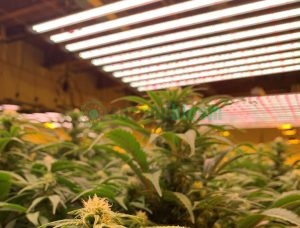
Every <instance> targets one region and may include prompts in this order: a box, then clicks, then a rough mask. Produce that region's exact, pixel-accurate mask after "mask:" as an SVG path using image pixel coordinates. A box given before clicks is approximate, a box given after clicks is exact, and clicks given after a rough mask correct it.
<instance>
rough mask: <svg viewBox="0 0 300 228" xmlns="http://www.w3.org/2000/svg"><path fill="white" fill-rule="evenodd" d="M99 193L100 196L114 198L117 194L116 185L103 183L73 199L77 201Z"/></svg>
mask: <svg viewBox="0 0 300 228" xmlns="http://www.w3.org/2000/svg"><path fill="white" fill-rule="evenodd" d="M95 194H96V195H97V196H98V197H104V198H109V199H114V198H115V197H116V195H117V189H116V186H114V185H111V184H101V185H100V186H96V187H95V188H91V189H87V190H85V191H83V192H81V193H80V194H79V195H77V196H76V197H75V198H74V199H73V200H72V201H73V202H74V201H76V200H77V199H79V198H81V197H85V196H93V195H95Z"/></svg>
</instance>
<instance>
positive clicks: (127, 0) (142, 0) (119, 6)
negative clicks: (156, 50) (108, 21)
mask: <svg viewBox="0 0 300 228" xmlns="http://www.w3.org/2000/svg"><path fill="white" fill-rule="evenodd" d="M158 1H161V0H138V1H135V0H134V1H132V0H123V1H118V2H116V3H112V4H109V5H104V6H100V7H97V8H94V9H90V10H86V11H83V12H79V13H75V14H71V15H68V16H65V17H61V18H58V19H54V20H51V21H47V22H43V23H40V24H36V25H33V26H32V30H33V31H35V32H37V33H44V32H49V31H52V30H55V29H59V28H63V27H66V26H70V25H74V24H77V23H81V22H84V21H88V20H92V19H95V18H99V17H102V16H105V15H108V14H111V13H117V12H120V11H124V10H128V9H131V8H135V7H138V6H142V5H146V4H150V3H153V2H158Z"/></svg>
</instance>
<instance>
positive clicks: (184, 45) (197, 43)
mask: <svg viewBox="0 0 300 228" xmlns="http://www.w3.org/2000/svg"><path fill="white" fill-rule="evenodd" d="M299 25H300V22H298V24H296V25H295V27H294V25H293V26H292V27H290V28H289V26H287V27H285V26H281V27H280V28H281V30H280V31H278V32H281V31H285V30H286V29H295V28H299ZM267 28H268V27H267ZM272 28H273V29H274V27H271V28H270V29H268V31H265V32H268V33H272V31H271V30H272ZM277 29H278V27H277ZM249 31H252V33H249ZM249 31H248V32H247V33H246V34H245V32H243V34H244V38H253V37H255V36H256V35H261V34H265V32H264V30H263V29H255V30H249ZM273 32H275V31H274V30H273ZM235 34H236V33H235ZM299 34H300V33H299V32H298V33H291V34H286V35H279V36H272V37H268V38H261V39H256V40H251V41H245V42H236V43H234V44H227V45H222V46H216V47H210V48H204V49H198V50H192V51H184V52H179V53H173V54H168V55H164V56H158V57H152V58H147V59H142V58H143V57H148V56H152V55H160V54H165V53H168V52H175V51H181V50H186V49H191V48H199V47H201V46H205V43H208V44H213V43H216V44H218V43H219V39H222V41H223V40H224V42H225V41H226V40H230V38H235V37H234V36H232V37H230V36H229V35H225V36H224V35H223V36H217V37H213V38H208V39H200V40H199V39H197V40H192V41H187V42H180V43H177V44H171V45H165V46H160V47H155V48H149V49H144V50H141V51H134V52H128V53H125V54H120V55H114V56H109V57H104V58H99V59H95V60H93V61H92V63H93V64H94V65H96V66H98V65H104V64H107V63H111V62H120V61H126V60H130V59H136V58H139V59H140V60H138V61H136V60H135V61H131V62H127V63H119V64H114V65H107V66H104V67H103V70H104V71H107V72H111V71H115V70H116V69H120V67H122V68H123V64H126V65H125V66H124V67H126V68H132V67H137V66H140V65H141V66H143V65H148V64H154V63H161V62H168V61H172V60H178V59H182V58H189V57H193V56H201V55H209V54H214V53H220V52H224V51H232V50H237V49H242V48H247V47H255V46H259V45H267V44H272V43H276V42H282V41H288V40H293V39H298V38H299ZM233 35H234V34H233ZM235 39H238V38H235ZM222 41H221V42H222ZM122 68H121V69H122ZM120 76H121V75H120Z"/></svg>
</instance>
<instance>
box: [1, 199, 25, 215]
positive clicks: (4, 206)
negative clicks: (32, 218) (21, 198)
mask: <svg viewBox="0 0 300 228" xmlns="http://www.w3.org/2000/svg"><path fill="white" fill-rule="evenodd" d="M0 211H13V212H19V213H25V212H26V211H27V208H25V207H23V206H21V205H19V204H13V203H5V202H0Z"/></svg>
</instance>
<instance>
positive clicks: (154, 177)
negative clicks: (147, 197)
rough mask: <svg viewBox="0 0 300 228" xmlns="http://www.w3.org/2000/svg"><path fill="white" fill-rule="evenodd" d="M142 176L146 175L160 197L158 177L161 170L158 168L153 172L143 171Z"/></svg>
mask: <svg viewBox="0 0 300 228" xmlns="http://www.w3.org/2000/svg"><path fill="white" fill-rule="evenodd" d="M143 175H144V177H146V178H147V179H148V180H149V181H150V182H151V183H152V184H153V186H154V188H155V190H156V191H157V193H158V195H159V196H160V197H162V191H161V188H160V185H159V179H160V175H161V170H158V171H157V172H155V173H144V174H143Z"/></svg>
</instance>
